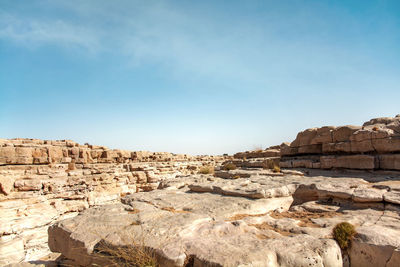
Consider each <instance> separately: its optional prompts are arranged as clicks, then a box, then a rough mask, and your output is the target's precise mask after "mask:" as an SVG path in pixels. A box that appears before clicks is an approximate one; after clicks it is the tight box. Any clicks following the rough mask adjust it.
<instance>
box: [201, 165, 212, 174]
mask: <svg viewBox="0 0 400 267" xmlns="http://www.w3.org/2000/svg"><path fill="white" fill-rule="evenodd" d="M199 173H200V174H213V173H214V167H213V166H203V167H201V168H200V170H199Z"/></svg>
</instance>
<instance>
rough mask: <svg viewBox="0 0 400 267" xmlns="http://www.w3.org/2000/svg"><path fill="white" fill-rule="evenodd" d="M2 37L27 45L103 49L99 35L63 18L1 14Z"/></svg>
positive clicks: (89, 49)
mask: <svg viewBox="0 0 400 267" xmlns="http://www.w3.org/2000/svg"><path fill="white" fill-rule="evenodd" d="M0 39H5V40H8V41H12V42H16V43H18V44H20V45H24V46H26V47H32V48H37V47H39V46H41V45H49V44H50V45H58V46H62V47H70V48H82V49H85V50H86V51H90V52H95V51H98V50H99V49H101V45H100V40H99V36H96V35H95V34H93V32H91V31H89V30H88V29H86V28H85V27H81V26H78V25H74V24H71V23H68V22H66V21H63V20H47V21H46V20H37V19H29V18H23V17H20V16H13V15H5V14H1V15H0Z"/></svg>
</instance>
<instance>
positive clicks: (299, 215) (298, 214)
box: [270, 211, 341, 228]
mask: <svg viewBox="0 0 400 267" xmlns="http://www.w3.org/2000/svg"><path fill="white" fill-rule="evenodd" d="M339 215H341V213H339V212H336V211H326V212H310V211H284V212H277V211H272V212H271V213H270V216H271V217H272V218H274V219H283V218H291V219H295V220H298V221H300V223H299V226H300V227H316V228H318V227H320V226H319V225H318V224H316V223H314V222H313V219H319V218H332V217H336V216H339Z"/></svg>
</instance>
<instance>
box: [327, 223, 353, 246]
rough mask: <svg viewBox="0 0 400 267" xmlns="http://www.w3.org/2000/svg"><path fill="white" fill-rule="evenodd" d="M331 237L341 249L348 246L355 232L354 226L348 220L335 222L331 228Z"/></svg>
mask: <svg viewBox="0 0 400 267" xmlns="http://www.w3.org/2000/svg"><path fill="white" fill-rule="evenodd" d="M332 234H333V238H334V239H335V240H336V242H338V244H339V247H340V248H341V249H343V250H346V249H348V248H350V246H351V240H352V239H353V237H354V236H355V235H356V234H357V232H356V229H355V228H354V226H353V225H352V224H350V223H348V222H342V223H339V224H337V225H336V226H335V227H334V228H333V232H332Z"/></svg>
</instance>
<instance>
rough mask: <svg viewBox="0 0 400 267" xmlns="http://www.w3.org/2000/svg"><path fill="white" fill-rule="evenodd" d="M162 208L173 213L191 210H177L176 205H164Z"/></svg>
mask: <svg viewBox="0 0 400 267" xmlns="http://www.w3.org/2000/svg"><path fill="white" fill-rule="evenodd" d="M161 209H162V210H165V211H169V212H173V213H189V211H186V210H176V209H175V208H174V207H163V208H161Z"/></svg>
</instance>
